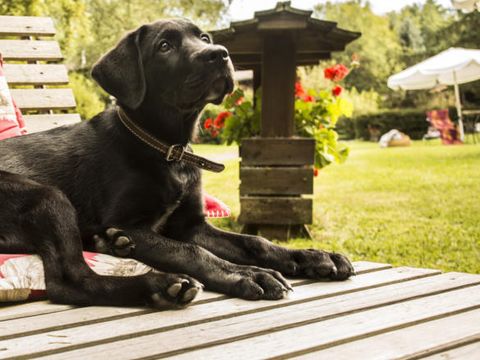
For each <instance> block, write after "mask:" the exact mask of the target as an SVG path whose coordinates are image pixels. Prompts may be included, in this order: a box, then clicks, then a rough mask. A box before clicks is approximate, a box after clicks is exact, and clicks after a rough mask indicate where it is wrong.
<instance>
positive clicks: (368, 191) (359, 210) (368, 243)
mask: <svg viewBox="0 0 480 360" xmlns="http://www.w3.org/2000/svg"><path fill="white" fill-rule="evenodd" d="M350 145H351V155H350V157H349V159H348V160H347V162H346V163H345V164H343V165H333V166H329V167H327V168H325V169H323V170H321V171H320V174H319V176H318V177H317V178H315V195H314V223H313V225H312V226H311V230H312V233H313V236H314V240H305V239H293V240H290V241H289V242H288V243H286V244H285V245H286V246H289V247H295V248H297V247H298V248H302V247H308V248H321V249H329V250H334V251H339V252H343V253H346V254H348V255H350V257H351V258H352V259H353V260H370V261H378V262H388V263H391V264H393V265H406V266H416V267H429V268H437V269H441V270H443V271H465V272H473V273H480V145H463V146H442V145H440V144H438V143H422V142H415V143H414V144H413V146H411V147H408V148H390V149H380V148H378V146H377V145H376V144H371V143H362V142H353V143H351V144H350ZM196 151H197V152H198V153H201V154H204V155H205V156H210V157H217V156H219V154H223V155H221V156H222V157H223V158H224V159H227V160H226V161H224V163H225V165H226V170H225V171H224V172H223V173H221V174H213V173H205V174H204V187H205V189H206V191H207V192H209V193H210V194H212V195H215V196H217V197H219V198H220V199H222V200H223V201H224V202H226V203H227V204H228V205H229V206H230V207H231V208H232V211H233V213H234V216H235V217H236V216H238V214H239V211H240V209H239V203H238V184H239V179H238V166H239V163H238V159H235V158H233V159H232V157H235V155H236V153H237V149H236V147H226V146H210V145H197V146H196ZM225 154H229V155H225ZM217 224H218V225H219V226H222V227H226V228H230V229H234V230H238V229H239V226H238V225H237V224H236V223H235V221H234V220H232V219H230V220H223V221H217Z"/></svg>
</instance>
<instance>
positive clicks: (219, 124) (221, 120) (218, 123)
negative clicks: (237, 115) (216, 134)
mask: <svg viewBox="0 0 480 360" xmlns="http://www.w3.org/2000/svg"><path fill="white" fill-rule="evenodd" d="M230 115H232V113H230V112H229V111H222V112H221V113H219V114H218V115H217V117H216V118H215V121H214V122H213V126H215V127H216V128H217V129H221V128H223V127H224V126H225V119H226V118H228V117H229V116H230Z"/></svg>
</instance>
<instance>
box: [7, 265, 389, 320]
mask: <svg viewBox="0 0 480 360" xmlns="http://www.w3.org/2000/svg"><path fill="white" fill-rule="evenodd" d="M353 266H354V268H355V272H356V273H357V274H358V275H361V274H366V273H370V272H375V271H381V270H385V269H389V268H391V267H392V266H391V265H389V264H382V263H376V262H371V261H357V262H354V263H353ZM382 275H383V276H380V278H379V279H378V282H379V283H380V284H381V283H382V281H385V278H384V276H385V275H387V276H389V275H388V274H382ZM361 279H362V280H363V278H361ZM311 282H312V281H311V280H294V281H292V284H293V285H294V286H295V285H300V284H304V283H311ZM338 284H340V283H338ZM357 284H358V283H357ZM225 298H226V296H225V295H222V294H218V293H212V292H209V291H204V292H203V293H202V294H201V295H200V296H199V298H197V299H196V300H195V303H198V302H200V303H205V302H210V301H215V300H222V299H225ZM75 308H76V307H74V306H70V305H58V304H52V303H50V302H48V301H36V302H32V303H26V304H19V305H13V306H3V307H2V306H0V321H6V320H13V319H16V318H24V317H28V316H34V315H43V314H52V313H55V312H57V311H65V310H68V309H75ZM78 309H80V308H78ZM115 309H118V308H108V307H102V310H103V311H102V313H104V314H105V312H106V311H109V310H110V311H113V312H116V310H115ZM107 316H108V315H107ZM35 320H36V321H37V320H38V318H36V319H35Z"/></svg>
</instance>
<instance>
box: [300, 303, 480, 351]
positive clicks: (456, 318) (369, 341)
mask: <svg viewBox="0 0 480 360" xmlns="http://www.w3.org/2000/svg"><path fill="white" fill-rule="evenodd" d="M475 336H476V337H478V339H479V340H480V310H473V311H468V312H465V313H461V314H458V315H453V316H448V317H446V318H442V319H438V320H433V321H429V322H426V323H423V324H419V325H415V326H410V327H406V328H403V329H399V330H394V331H391V332H388V333H385V334H380V335H377V336H372V337H368V338H366V339H361V340H357V341H353V342H349V343H347V344H342V345H339V346H334V347H331V348H328V349H325V350H320V351H314V352H311V353H308V354H305V355H301V356H298V357H295V359H299V360H300V359H301V360H307V359H308V360H315V359H335V360H352V359H355V358H356V357H357V356H358V354H362V357H363V358H364V359H369V360H380V359H399V358H404V359H411V358H420V357H423V356H427V355H429V354H431V353H432V352H433V351H435V352H438V350H437V349H438V348H445V347H448V348H452V347H454V346H455V344H456V346H459V345H461V344H463V343H464V342H465V339H470V338H472V337H475ZM479 345H480V343H479ZM479 354H480V352H478V353H477V355H479Z"/></svg>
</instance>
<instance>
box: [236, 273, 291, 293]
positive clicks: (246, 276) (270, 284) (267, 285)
mask: <svg viewBox="0 0 480 360" xmlns="http://www.w3.org/2000/svg"><path fill="white" fill-rule="evenodd" d="M234 276H235V277H236V278H237V279H238V280H237V281H236V283H235V285H234V286H233V288H232V291H231V292H232V293H231V295H234V296H237V297H240V298H243V299H247V300H260V299H265V300H278V299H283V298H284V297H285V296H286V294H287V293H288V291H289V290H292V287H291V286H290V284H289V283H288V281H287V280H286V279H285V278H284V277H283V276H282V274H280V273H279V272H278V271H275V270H271V269H263V268H259V267H256V266H242V267H241V268H239V269H238V270H237V271H236V272H235V273H234Z"/></svg>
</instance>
